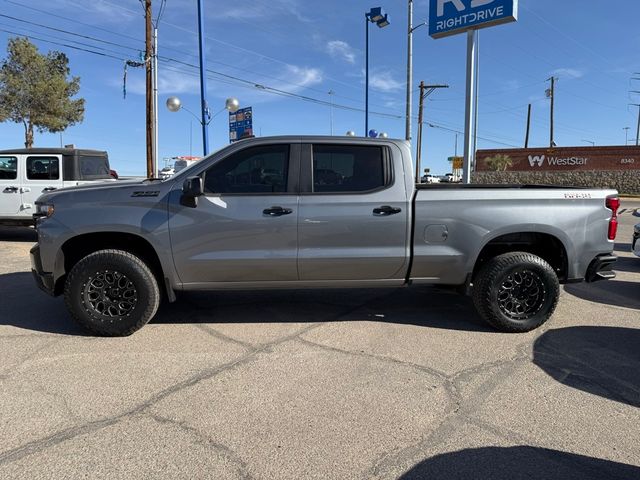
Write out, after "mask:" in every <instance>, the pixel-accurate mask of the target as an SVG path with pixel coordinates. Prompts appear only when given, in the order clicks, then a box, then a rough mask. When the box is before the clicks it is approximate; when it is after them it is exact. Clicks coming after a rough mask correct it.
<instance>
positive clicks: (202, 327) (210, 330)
mask: <svg viewBox="0 0 640 480" xmlns="http://www.w3.org/2000/svg"><path fill="white" fill-rule="evenodd" d="M196 319H197V316H196ZM195 327H196V328H197V329H199V330H202V331H203V332H206V333H207V334H209V335H211V336H212V337H214V338H217V339H218V340H221V341H223V342H226V343H233V344H234V345H239V346H241V347H242V348H245V349H248V350H254V349H255V348H256V345H254V344H252V343H249V342H243V341H242V340H238V339H236V338H233V337H230V336H228V335H225V334H224V333H222V332H219V331H218V330H216V329H215V328H213V327H211V326H210V325H203V324H202V323H198V324H196V325H195Z"/></svg>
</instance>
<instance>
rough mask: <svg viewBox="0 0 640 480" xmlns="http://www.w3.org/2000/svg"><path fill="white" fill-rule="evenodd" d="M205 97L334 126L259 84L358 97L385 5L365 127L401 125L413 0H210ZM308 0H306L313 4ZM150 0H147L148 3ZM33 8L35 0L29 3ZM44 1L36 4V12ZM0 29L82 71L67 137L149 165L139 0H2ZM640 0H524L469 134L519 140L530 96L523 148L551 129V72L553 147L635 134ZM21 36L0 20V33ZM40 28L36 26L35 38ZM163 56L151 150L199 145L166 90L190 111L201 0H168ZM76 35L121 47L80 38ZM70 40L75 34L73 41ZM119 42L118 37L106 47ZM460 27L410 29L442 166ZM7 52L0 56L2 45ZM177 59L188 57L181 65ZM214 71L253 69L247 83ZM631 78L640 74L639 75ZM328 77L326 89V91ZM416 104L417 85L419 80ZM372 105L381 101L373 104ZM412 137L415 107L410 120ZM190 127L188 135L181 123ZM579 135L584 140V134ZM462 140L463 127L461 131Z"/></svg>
mask: <svg viewBox="0 0 640 480" xmlns="http://www.w3.org/2000/svg"><path fill="white" fill-rule="evenodd" d="M204 4H205V10H206V36H207V66H208V68H209V69H210V70H212V71H215V72H217V73H210V74H209V80H208V97H209V104H210V106H211V110H212V111H214V112H217V111H219V110H220V109H222V107H223V106H224V100H225V98H227V97H229V96H235V97H237V98H238V99H239V100H240V102H241V104H242V106H252V107H253V110H254V129H255V132H256V134H258V135H263V136H266V135H279V134H329V133H330V128H331V121H330V107H329V106H326V105H320V104H317V103H313V102H309V101H303V100H301V99H299V98H292V97H286V96H281V95H275V94H273V93H269V92H267V91H265V90H264V89H260V88H256V87H255V86H254V85H255V84H258V85H265V86H268V87H272V88H275V89H279V90H282V91H286V92H290V93H294V94H297V95H303V96H306V97H311V98H314V99H318V100H321V101H323V102H328V101H330V100H331V101H333V102H334V103H335V104H336V105H340V106H346V107H349V108H354V109H362V108H363V107H364V25H365V23H364V13H365V11H368V10H369V8H371V7H375V6H382V7H383V8H384V9H385V10H386V11H387V12H388V13H389V15H390V20H391V25H390V26H388V27H386V28H384V29H378V28H377V27H375V26H373V25H372V26H371V29H370V62H371V69H370V74H371V82H370V110H371V111H372V114H371V115H370V119H369V125H370V128H375V129H377V130H379V131H384V132H388V134H389V136H390V137H393V138H404V111H405V110H404V109H405V82H406V27H407V2H406V1H404V0H403V1H399V0H383V1H381V2H377V1H376V2H374V3H371V2H365V1H360V0H357V1H349V2H345V1H338V0H325V1H323V2H308V1H307V2H305V1H303V0H244V1H243V2H228V1H220V0H204ZM428 4H429V2H428V1H427V0H417V1H415V2H414V5H415V6H414V22H415V23H416V24H417V23H420V22H422V21H424V20H426V19H427V18H428V8H429V7H428ZM310 5H311V6H310ZM159 6H160V0H154V7H155V9H156V12H157V9H158V7H159ZM36 9H37V10H36ZM38 10H40V11H38ZM0 13H1V14H2V15H8V16H11V17H14V19H11V18H6V17H0V29H1V30H7V31H11V32H16V33H20V34H23V35H25V36H30V37H31V38H32V41H33V42H34V43H36V44H37V45H38V47H39V48H40V50H41V51H47V50H53V49H55V50H61V51H64V52H65V53H66V54H67V55H68V57H69V59H70V66H71V69H72V72H73V74H74V75H79V76H80V77H81V79H82V81H81V91H80V95H81V96H83V97H84V98H85V99H86V113H85V119H84V122H83V123H82V124H80V125H77V126H74V127H71V128H69V129H68V130H67V131H65V132H64V134H63V142H64V143H65V144H66V143H74V144H76V145H77V146H79V147H84V148H97V149H105V150H107V151H108V152H109V154H110V158H111V163H112V166H113V168H115V169H117V170H118V171H119V172H120V173H121V174H125V175H132V174H142V173H143V172H144V171H145V134H144V128H145V117H144V111H145V110H144V101H145V100H144V73H143V71H142V70H136V69H132V68H129V70H128V82H127V92H128V94H127V98H126V100H125V99H123V95H122V76H123V60H124V59H127V58H128V59H134V60H138V59H139V55H140V53H139V52H140V51H141V50H142V49H143V48H144V18H143V11H142V7H141V5H140V3H139V1H138V0H92V1H91V2H85V1H82V0H0ZM638 18H640V3H639V2H636V1H632V0H588V1H585V0H564V1H562V2H559V1H557V0H520V13H519V21H518V22H517V23H512V24H508V25H502V26H497V27H494V28H490V29H486V30H482V31H481V33H480V100H479V102H480V104H479V105H480V107H479V125H478V135H479V137H480V139H479V140H478V148H501V147H505V148H506V147H510V146H522V145H523V142H524V132H525V123H526V112H527V104H529V103H531V104H532V106H533V107H532V108H533V114H532V129H531V137H530V138H531V139H530V146H545V145H547V144H548V142H549V101H548V100H547V99H545V95H544V94H545V89H546V88H547V87H548V82H546V79H547V78H549V77H550V76H551V75H554V76H556V77H558V78H559V80H558V83H557V90H556V116H555V124H556V129H555V141H556V143H557V144H558V145H559V146H570V145H589V143H588V142H595V143H596V144H597V145H613V144H618V145H620V144H624V142H625V131H624V130H623V128H624V127H627V126H628V127H631V129H630V130H629V139H631V138H634V137H635V126H636V120H637V108H636V107H629V106H628V104H629V103H640V96H633V95H630V93H629V90H640V81H633V80H631V78H632V77H633V76H634V72H640V54H639V53H638V52H640V30H639V29H638V27H637V19H638ZM16 19H19V20H25V21H28V22H34V23H38V24H41V25H43V26H49V27H53V28H57V29H59V30H64V31H67V32H73V33H76V34H80V35H86V36H91V37H95V38H97V39H100V40H104V41H106V42H110V43H104V42H97V41H94V40H89V39H86V38H82V37H78V36H72V35H70V34H68V33H65V32H61V31H54V30H51V29H47V28H44V27H43V26H35V25H32V24H28V23H24V22H20V21H19V20H16ZM12 36H15V35H12V34H9V33H6V32H5V31H0V44H1V45H3V46H4V45H6V42H7V39H8V38H10V37H12ZM34 37H37V38H39V39H40V40H38V39H35V38H34ZM159 39H160V40H159V54H160V55H161V56H163V57H165V58H170V59H173V60H171V61H169V60H165V61H163V62H161V64H160V69H159V76H160V82H159V84H160V103H161V109H160V112H159V121H160V130H159V131H160V157H172V156H177V155H188V154H189V153H190V138H191V139H192V140H191V143H192V147H191V150H192V152H193V154H200V153H201V149H202V146H201V145H202V143H201V133H200V125H199V124H198V123H197V121H196V120H194V119H193V118H192V117H191V116H190V115H189V114H188V113H187V112H184V111H183V112H178V113H170V112H168V111H167V110H166V109H165V108H164V101H165V100H166V98H167V97H168V96H170V95H178V96H180V98H181V99H182V101H183V104H184V105H185V106H186V107H188V108H190V109H191V110H193V111H194V112H198V109H199V83H198V77H197V70H195V69H193V68H191V67H188V66H185V65H184V63H187V64H196V63H197V16H196V0H167V2H166V9H165V12H164V15H163V17H162V19H161V21H160V26H159ZM43 40H49V41H50V42H56V43H58V44H66V45H73V46H76V47H81V48H86V49H89V50H92V51H94V52H101V53H104V54H107V55H111V56H113V57H117V58H111V57H107V56H100V55H95V54H92V53H88V52H83V51H79V50H74V49H71V48H69V47H68V46H61V45H56V44H53V43H47V42H45V41H43ZM72 42H78V43H72ZM114 44H115V45H114ZM465 54H466V38H465V36H464V35H457V36H454V37H449V38H444V39H439V40H433V39H431V38H430V37H428V32H427V28H426V27H422V28H419V29H418V30H416V32H415V34H414V84H415V85H414V88H415V87H416V86H417V85H418V83H419V82H420V80H424V81H425V82H426V83H446V84H449V85H450V88H449V89H448V90H439V91H437V92H435V93H434V94H433V95H432V96H431V97H429V99H428V100H427V102H426V110H425V115H426V121H427V122H429V123H431V124H433V125H435V126H436V127H426V128H425V131H424V143H423V145H424V149H423V166H426V167H430V168H431V170H432V172H434V173H438V174H442V173H445V172H447V171H449V167H448V163H447V161H446V158H447V157H448V156H451V155H453V153H454V149H455V133H454V131H460V132H462V130H463V129H464V86H465ZM4 56H5V55H4V53H3V54H2V57H4ZM174 60H177V61H178V62H183V63H177V62H176V61H174ZM219 74H223V75H229V76H232V77H236V78H238V79H242V80H244V81H247V82H245V83H242V82H240V81H239V80H234V79H231V78H229V77H222V76H220V75H219ZM636 77H640V74H639V75H636ZM329 91H333V92H334V94H333V95H329V93H328V92H329ZM414 103H415V106H414V115H417V92H414ZM377 112H380V113H383V114H385V115H384V116H382V115H378V114H377ZM227 121H228V119H227V117H226V114H225V113H224V112H223V113H222V114H220V115H219V116H217V117H215V118H214V119H213V121H212V123H211V125H210V130H209V132H210V141H211V143H212V147H213V148H215V149H217V148H220V147H222V146H224V145H226V144H227V141H228V140H227V139H228V130H227V129H228V126H227ZM413 123H414V127H413V130H414V139H415V131H416V124H417V121H416V120H414V122H413ZM191 127H192V130H193V134H192V136H191V137H190V128H191ZM333 129H334V132H335V134H340V135H342V134H344V133H345V132H346V131H347V130H354V131H355V132H356V133H357V134H358V135H361V134H363V130H364V113H362V112H359V111H352V110H345V109H342V108H338V107H336V108H334V109H333ZM585 140H587V141H588V142H585ZM23 142H24V133H23V128H22V126H21V125H16V124H11V123H4V124H0V147H1V148H3V149H4V148H13V147H20V146H22V144H23ZM59 144H60V136H59V135H51V134H37V135H36V146H59ZM458 145H459V146H458V152H459V153H460V152H461V151H462V135H459V139H458Z"/></svg>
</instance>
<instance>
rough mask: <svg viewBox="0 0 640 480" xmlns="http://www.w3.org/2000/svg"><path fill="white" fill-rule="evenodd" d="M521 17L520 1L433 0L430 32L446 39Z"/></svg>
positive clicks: (433, 35) (431, 0)
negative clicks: (519, 14) (519, 15)
mask: <svg viewBox="0 0 640 480" xmlns="http://www.w3.org/2000/svg"><path fill="white" fill-rule="evenodd" d="M516 20H518V0H430V5H429V35H430V36H431V37H433V38H442V37H447V36H449V35H455V34H457V33H461V32H464V31H466V30H470V29H479V28H485V27H491V26H493V25H499V24H501V23H508V22H515V21H516Z"/></svg>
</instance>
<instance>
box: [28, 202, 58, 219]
mask: <svg viewBox="0 0 640 480" xmlns="http://www.w3.org/2000/svg"><path fill="white" fill-rule="evenodd" d="M53 212H54V207H53V205H52V204H50V203H36V213H34V214H33V216H34V217H35V218H46V217H50V216H51V215H53Z"/></svg>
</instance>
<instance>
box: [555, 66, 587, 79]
mask: <svg viewBox="0 0 640 480" xmlns="http://www.w3.org/2000/svg"><path fill="white" fill-rule="evenodd" d="M551 74H552V75H554V76H557V77H560V78H582V77H584V72H583V71H581V70H576V69H575V68H558V69H556V70H554V71H553V72H551Z"/></svg>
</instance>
